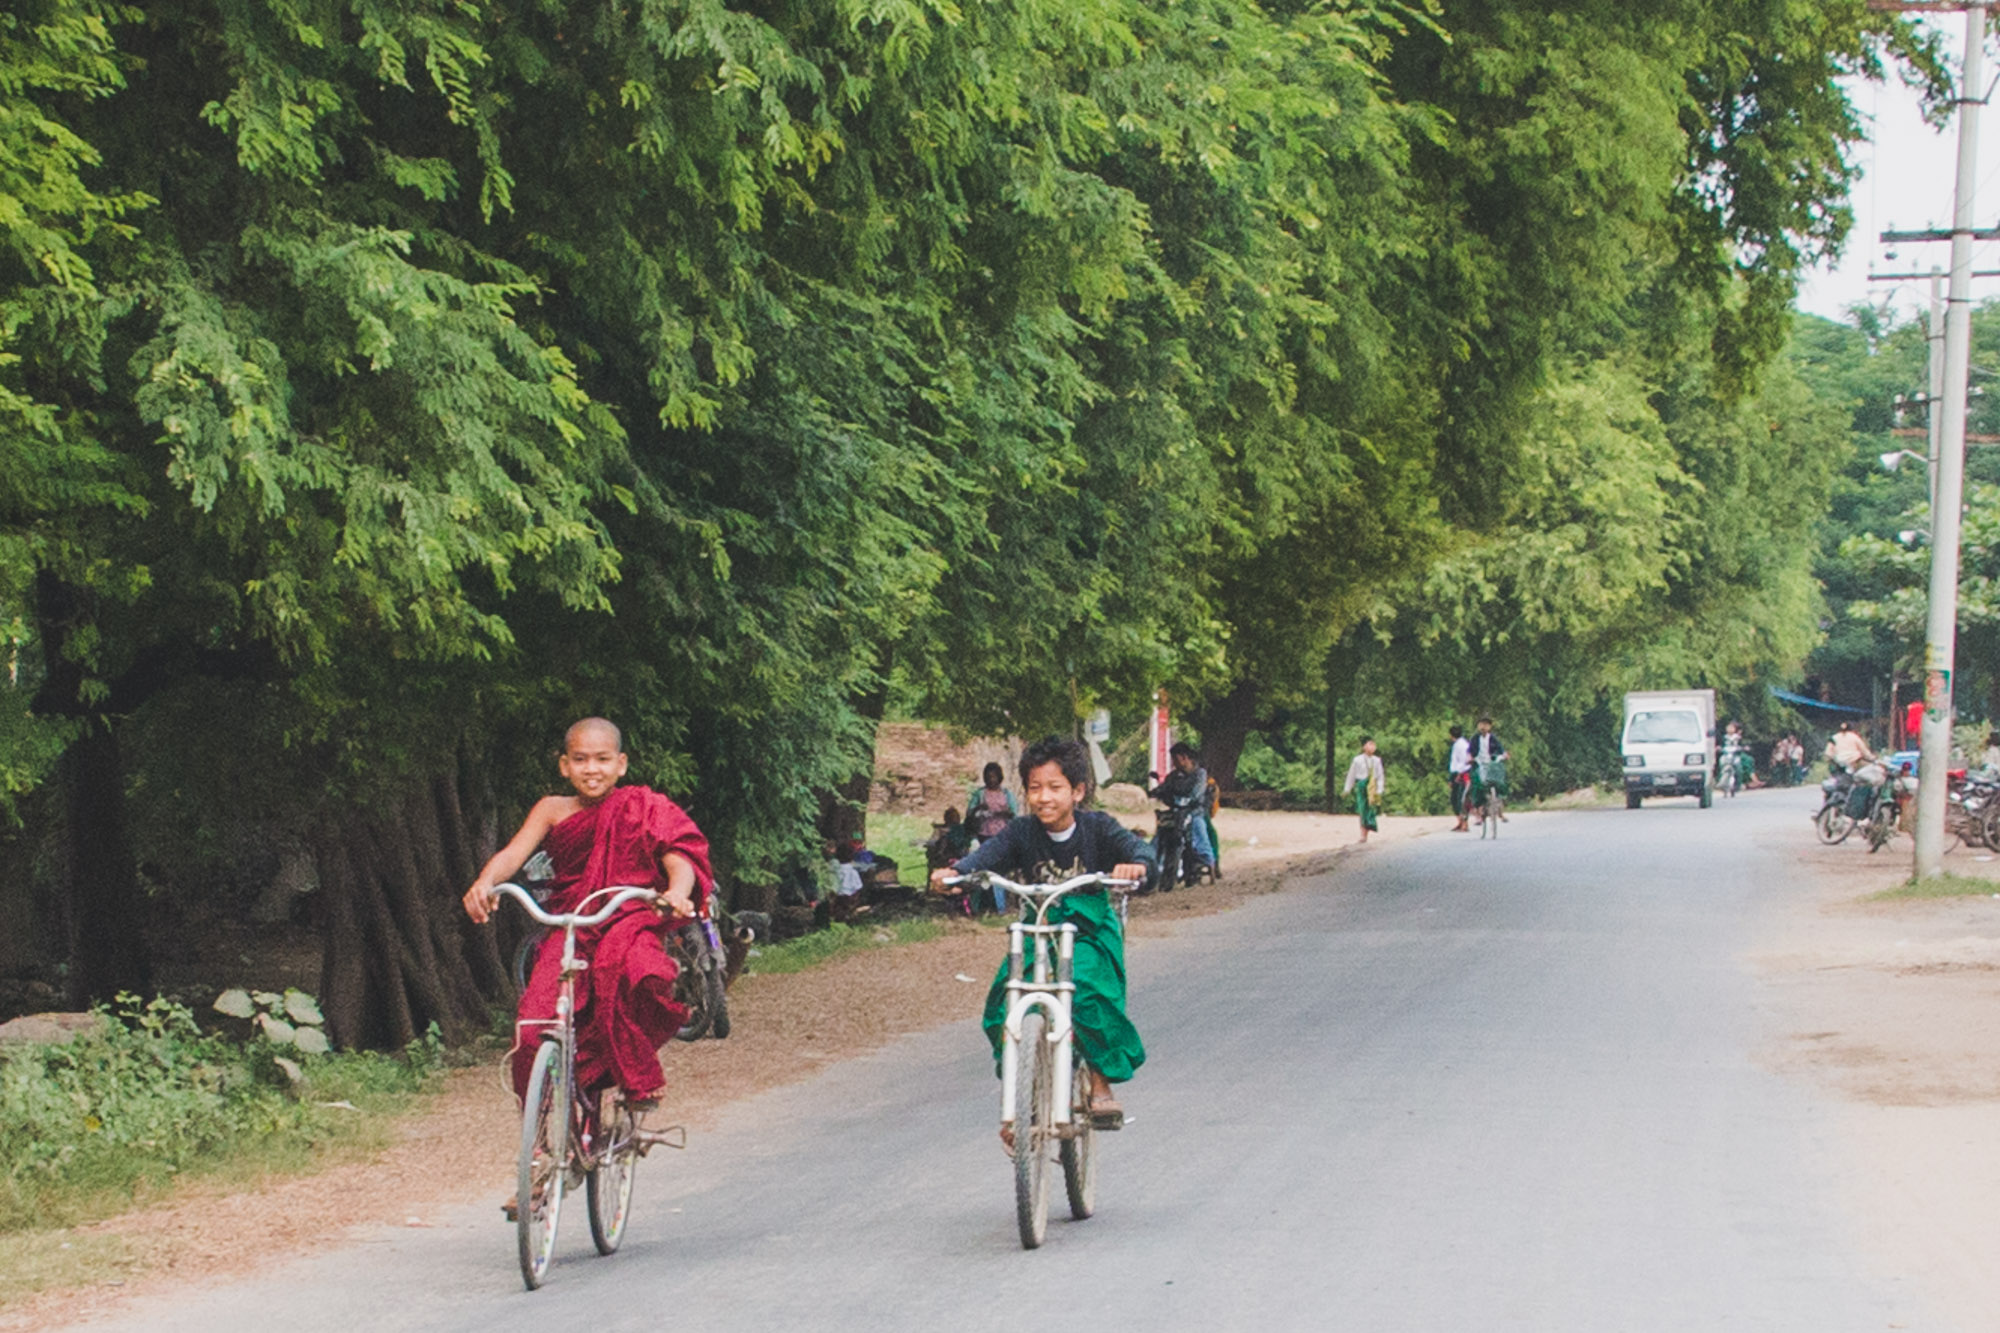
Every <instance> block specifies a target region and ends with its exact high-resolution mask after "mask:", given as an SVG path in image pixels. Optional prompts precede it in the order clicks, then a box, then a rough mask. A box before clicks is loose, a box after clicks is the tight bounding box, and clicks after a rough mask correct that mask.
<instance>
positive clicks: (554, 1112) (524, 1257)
mask: <svg viewBox="0 0 2000 1333" xmlns="http://www.w3.org/2000/svg"><path fill="white" fill-rule="evenodd" d="M563 1054H564V1052H563V1045H562V1043H561V1042H559V1041H545V1042H543V1043H542V1048H541V1050H539V1051H537V1052H535V1068H534V1072H533V1073H531V1074H530V1075H529V1076H528V1096H527V1099H526V1100H525V1101H523V1102H522V1103H521V1156H520V1160H519V1162H518V1163H517V1164H516V1171H515V1177H514V1219H515V1230H516V1233H517V1235H518V1237H519V1241H520V1250H521V1280H522V1281H523V1282H525V1283H526V1284H527V1286H528V1290H529V1291H533V1290H535V1288H537V1287H539V1286H541V1285H542V1279H543V1277H544V1276H546V1275H547V1273H548V1271H549V1257H550V1256H551V1255H553V1254H554V1253H555V1249H556V1219H557V1217H558V1216H559V1215H560V1214H561V1212H562V1198H563V1178H564V1174H565V1173H564V1170H563V1167H564V1163H565V1159H566V1158H567V1157H568V1155H569V1078H568V1073H569V1071H568V1068H567V1064H566V1062H565V1061H564V1059H563Z"/></svg>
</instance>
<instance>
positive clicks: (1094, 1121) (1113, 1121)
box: [1090, 1111, 1125, 1133]
mask: <svg viewBox="0 0 2000 1333" xmlns="http://www.w3.org/2000/svg"><path fill="white" fill-rule="evenodd" d="M1090 1127H1091V1128H1092V1129H1101V1130H1104V1131H1106V1132H1107V1133H1108V1132H1110V1131H1112V1130H1119V1129H1123V1128H1125V1113H1124V1112H1123V1111H1100V1112H1098V1113H1097V1114H1094V1115H1092V1116H1091V1117H1090Z"/></svg>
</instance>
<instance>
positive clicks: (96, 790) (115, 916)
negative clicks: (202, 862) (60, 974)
mask: <svg viewBox="0 0 2000 1333" xmlns="http://www.w3.org/2000/svg"><path fill="white" fill-rule="evenodd" d="M87 725H88V730H86V731H85V732H84V734H83V735H82V736H81V737H79V738H78V739H76V740H75V741H72V742H71V743H70V746H69V749H68V750H66V751H64V753H63V757H62V760H61V763H60V765H59V770H60V772H61V775H62V784H63V799H64V802H65V803H66V804H67V806H68V819H67V821H66V822H67V825H68V829H67V837H68V839H69V844H70V846H69V867H70V887H69V925H70V973H69V991H70V996H69V998H70V1003H71V1004H73V1005H75V1006H76V1007H77V1008H83V1007H85V1006H87V1005H90V1004H94V1003H97V1002H99V1001H104V1000H109V999H111V998H112V997H113V996H115V995H117V994H118V993H119V992H120V991H130V992H132V993H133V994H135V995H144V994H147V993H149V992H150V991H151V990H152V988H153V969H152V960H151V958H150V956H149V951H148V949H147V947H146V937H145V933H144V919H145V901H144V899H143V898H142V896H141V895H140V893H139V866H138V861H137V859H136V858H135V857H134V856H133V853H132V835H131V829H130V827H129V825H128V823H127V820H126V810H125V767H124V764H123V762H122V761H121V757H120V754H119V748H118V736H117V733H116V732H114V731H112V730H111V729H110V728H109V727H108V726H106V725H105V724H103V723H101V722H97V723H90V724H87Z"/></svg>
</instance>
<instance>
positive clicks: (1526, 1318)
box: [92, 792, 1944, 1333]
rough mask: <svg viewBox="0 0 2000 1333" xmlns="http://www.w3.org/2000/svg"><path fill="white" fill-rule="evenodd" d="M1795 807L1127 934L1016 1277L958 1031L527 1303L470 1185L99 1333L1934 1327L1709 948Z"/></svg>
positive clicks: (920, 1042)
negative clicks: (1858, 1231) (1092, 1159)
mask: <svg viewBox="0 0 2000 1333" xmlns="http://www.w3.org/2000/svg"><path fill="white" fill-rule="evenodd" d="M1805 800H1806V797H1804V796H1802V795H1801V794H1800V793H1798V792H1789V793H1787V792H1772V793H1751V794H1749V795H1746V796H1744V797H1742V798H1739V799H1737V800H1735V801H1730V802H1725V803H1722V804H1718V805H1717V806H1716V807H1715V808H1714V809H1712V810H1707V811H1703V810H1699V809H1697V808H1695V805H1694V803H1693V802H1692V801H1663V802H1660V803H1658V804H1655V805H1649V806H1648V807H1647V808H1646V809H1644V810H1643V811H1640V812H1636V813H1632V812H1627V811H1624V810H1588V811H1573V812H1564V813H1552V814H1539V815H1528V814H1523V815H1518V816H1516V817H1515V818H1514V819H1513V821H1512V822H1511V823H1510V824H1508V825H1507V827H1506V830H1505V836H1503V837H1502V838H1501V839H1499V841H1498V842H1497V843H1482V842H1480V841H1479V840H1477V838H1476V837H1474V836H1471V835H1463V834H1436V835H1432V836H1430V837H1427V838H1423V839H1420V840H1417V841H1414V842H1410V843H1405V844H1402V845H1400V846H1387V847H1371V848H1368V849H1365V851H1361V852H1358V853H1357V854H1355V855H1351V856H1348V857H1346V858H1344V860H1343V861H1342V862H1341V864H1340V865H1339V867H1338V869H1337V870H1336V871H1335V872H1334V873H1333V874H1332V875H1330V876H1327V877H1323V878H1320V879H1316V880H1311V881H1305V882H1302V883H1299V884H1297V885H1295V886H1294V887H1293V888H1291V889H1290V890H1288V891H1286V892H1283V893H1279V894H1274V895H1270V896H1266V897H1262V898H1258V899H1254V900H1251V901H1250V902H1249V903H1247V904H1246V905H1245V906H1243V907H1242V908H1240V909H1238V910H1236V911H1234V912H1231V913H1228V914H1225V915H1222V916H1215V917H1208V918H1203V919H1199V920H1195V921H1191V922H1188V923H1186V924H1185V925H1184V926H1182V927H1181V928H1180V929H1179V931H1178V933H1176V934H1175V935H1174V936H1173V937H1171V938H1166V939H1160V938H1150V939H1140V940H1137V941H1135V942H1134V944H1133V947H1132V949H1131V960H1130V961H1131V973H1132V1008H1133V1013H1134V1017H1135V1019H1136V1021H1137V1022H1138V1024H1139V1026H1140V1028H1141V1031H1142V1032H1143V1033H1144V1034H1145V1037H1146V1041H1147V1045H1148V1047H1149V1049H1150V1052H1151V1062H1150V1063H1149V1064H1148V1066H1147V1067H1146V1068H1145V1069H1144V1070H1143V1071H1142V1072H1141V1074H1140V1076H1139V1078H1138V1079H1137V1080H1136V1081H1135V1082H1134V1083H1133V1084H1131V1085H1130V1087H1129V1089H1128V1090H1127V1094H1126V1098H1125V1100H1126V1104H1127V1106H1128V1107H1129V1108H1130V1110H1131V1114H1132V1123H1131V1124H1130V1126H1129V1127H1128V1128H1127V1129H1126V1130H1125V1131H1124V1132H1123V1133H1121V1134H1118V1135H1111V1136H1106V1137H1105V1138H1104V1139H1102V1140H1101V1142H1102V1143H1103V1144H1104V1147H1103V1149H1102V1158H1101V1167H1100V1180H1099V1186H1098V1215H1097V1217H1095V1218H1094V1219H1092V1220H1090V1221H1088V1222H1083V1223H1072V1222H1069V1221H1067V1220H1057V1219H1062V1218H1064V1217H1065V1214H1064V1211H1063V1208H1062V1204H1061V1187H1060V1183H1059V1182H1058V1183H1057V1184H1056V1186H1055V1202H1054V1210H1053V1216H1052V1220H1051V1223H1050V1230H1049V1237H1048V1241H1047V1243H1046V1244H1045V1245H1044V1247H1043V1248H1042V1249H1041V1250H1039V1251H1036V1252H1034V1253H1026V1252H1023V1251H1022V1250H1021V1249H1020V1247H1019V1244H1018V1241H1017V1239H1016V1236H1015V1231H1014V1221H1013V1204H1012V1195H1011V1173H1010V1166H1009V1163H1008V1162H1007V1160H1006V1159H1005V1158H1004V1157H1003V1155H1002V1152H1001V1149H1000V1147H999V1144H998V1142H997V1139H996V1137H995V1134H994V1122H995V1120H996V1118H997V1107H998V1094H997V1084H996V1083H995V1082H994V1080H993V1079H992V1076H991V1072H990V1063H989V1061H988V1060H987V1058H986V1056H985V1054H984V1052H983V1049H982V1046H981V1043H980V1040H979V1036H978V1033H977V1031H976V1029H975V1028H974V1027H973V1026H972V1024H970V1023H956V1024H953V1025H950V1026H947V1027H944V1028H941V1029H938V1030H935V1031H933V1032H930V1033H926V1034H922V1035H920V1036H916V1037H912V1038H908V1039H904V1040H902V1041H899V1042H898V1043H896V1044H895V1045H893V1046H891V1047H889V1048H887V1049H885V1050H883V1051H881V1052H879V1053H877V1054H876V1055H873V1056H871V1057H868V1058H865V1059H861V1060H855V1061H850V1062H847V1063H845V1064H842V1065H839V1066H836V1067H833V1068H830V1069H828V1070H826V1071H825V1072H823V1073H822V1074H820V1075H818V1076H817V1077H815V1078H813V1079H812V1080H811V1081H810V1082H807V1083H804V1084H800V1085H796V1086H794V1087H791V1088H787V1089H782V1090H779V1091H777V1092H774V1093H770V1094H766V1095H763V1096H760V1097H757V1098H754V1099H751V1100H749V1101H746V1102H743V1103H741V1104H739V1105H738V1106H737V1107H736V1108H734V1109H733V1111H732V1113H731V1117H730V1123H729V1126H728V1127H727V1128H725V1129H723V1130H720V1131H717V1132H713V1133H709V1134H705V1135H701V1136H698V1137H697V1138H696V1140H695V1142H694V1144H693V1146H692V1147H691V1149H690V1150H689V1151H688V1152H687V1153H686V1154H685V1155H681V1154H673V1153H657V1154H655V1156H654V1157H653V1158H652V1159H651V1160H649V1161H648V1162H647V1163H646V1165H645V1167H644V1168H643V1170H642V1172H641V1175H640V1177H639V1182H638V1195H637V1197H636V1200H635V1218H634V1221H633V1223H632V1228H631V1231H630V1232H629V1234H628V1236H627V1239H626V1243H625V1247H624V1249H623V1251H622V1252H621V1253H619V1254H618V1255H616V1256H615V1257H613V1258H610V1259H600V1258H598V1257H596V1255H595V1253H594V1251H592V1249H591V1245H590V1238H589V1234H588V1227H587V1226H586V1224H585V1219H584V1216H583V1212H582V1208H581V1203H582V1200H581V1198H580V1197H579V1198H578V1199H577V1200H576V1204H577V1207H576V1209H575V1211H566V1215H565V1223H566V1227H565V1234H564V1237H563V1241H562V1245H561V1248H560V1251H559V1254H558V1257H557V1261H556V1264H555V1265H554V1267H553V1269H552V1270H551V1273H550V1277H549V1282H548V1285H547V1286H546V1287H545V1288H544V1289H543V1290H542V1291H540V1292H537V1293H534V1294H532V1295H531V1294H528V1293H525V1292H523V1291H522V1290H521V1285H520V1279H519V1276H518V1271H517V1269H516V1266H515V1259H514V1239H513V1232H512V1229H511V1227H509V1226H507V1225H506V1224H504V1223H503V1222H502V1221H501V1220H500V1219H499V1215H498V1213H497V1210H496V1209H495V1208H494V1203H495V1202H496V1201H497V1199H498V1198H499V1197H500V1196H501V1195H502V1194H504V1193H505V1192H506V1191H507V1188H508V1184H509V1182H506V1181H495V1182H494V1188H493V1192H492V1193H493V1198H492V1199H489V1200H484V1201H482V1202H481V1203H480V1204H479V1205H477V1206H471V1205H468V1206H466V1207H464V1208H462V1209H459V1210H455V1211H451V1212H448V1213H446V1214H444V1215H442V1216H434V1217H431V1218H428V1219H426V1220H427V1221H429V1222H430V1223H431V1225H430V1226H429V1227H427V1228H425V1229H400V1228H381V1229H374V1230H370V1231H368V1232H366V1233H365V1234H364V1235H362V1236H361V1237H359V1238H358V1239H357V1240H356V1241H355V1242H354V1243H351V1244H348V1245H345V1246H343V1247H341V1248H338V1249H333V1250H328V1251H325V1252H322V1253H319V1254H316V1255H314V1256H312V1257H308V1258H305V1259H302V1260H300V1261H297V1262H294V1263H291V1264H288V1265H286V1266H284V1267H282V1268H279V1269H276V1270H271V1271H268V1272H267V1273H266V1274H265V1275H264V1276H262V1277H260V1278H258V1279H257V1280H254V1281H251V1282H247V1283H243V1284H239V1285H235V1286H230V1287H223V1288H211V1289H200V1290H195V1291H184V1292H182V1293H180V1294H179V1295H178V1296H177V1297H175V1298H173V1299H171V1300H168V1299H157V1300H150V1301H148V1302H147V1303H145V1304H141V1305H135V1306H134V1307H132V1308H131V1309H129V1310H128V1311H126V1312H124V1313H123V1314H121V1315H120V1316H118V1317H117V1318H116V1319H114V1320H111V1321H108V1322H106V1323H103V1324H99V1325H93V1326H92V1327H94V1328H99V1329H103V1328H116V1329H120V1330H126V1329H130V1330H142V1329H143V1330H146V1331H147V1333H163V1331H167V1330H188V1331H189V1333H193V1331H195V1330H200V1333H216V1331H217V1330H237V1329H241V1330H246V1331H248V1330H257V1333H264V1331H265V1330H269V1329H272V1328H283V1329H287V1330H293V1331H296V1333H310V1331H318V1330H324V1331H325V1333H355V1331H356V1330H361V1329H367V1330H390V1329H423V1330H460V1329H462V1330H468V1331H471V1330H482V1331H483V1330H489V1329H513V1328H529V1327H535V1328H562V1327H574V1328H586V1327H587V1328H591V1329H593V1330H618V1329H635V1330H636V1329H648V1330H651V1329H658V1328H669V1329H671V1328H677V1327H678V1328H691V1329H704V1330H729V1329H739V1328H740V1329H758V1330H784V1329H812V1330H846V1329H856V1330H859V1329H870V1330H873V1329H924V1330H976V1329H1010V1330H1013V1329H1019V1328H1021V1327H1023V1326H1024V1325H1026V1324H1028V1323H1030V1322H1033V1321H1036V1320H1040V1321H1046V1322H1048V1323H1050V1324H1051V1325H1052V1326H1053V1325H1054V1324H1057V1323H1060V1324H1061V1325H1062V1326H1065V1327H1070V1328H1099V1329H1105V1330H1130V1329H1140V1330H1146V1331H1147V1333H1165V1331H1167V1330H1179V1329H1190V1330H1192V1329H1201V1330H1215V1329H1239V1328H1241V1329H1314V1330H1318V1329H1327V1328H1342V1329H1355V1330H1368V1331H1369V1333H1385V1331H1389V1330H1425V1331H1430V1330H1437V1331H1444V1330H1450V1331H1453V1333H1461V1331H1464V1330H1487V1329H1496V1330H1508V1329H1521V1330H1535V1331H1536V1333H1551V1331H1553V1330H1576V1331H1577V1333H1605V1331H1607V1330H1672V1331H1673V1333H1683V1331H1685V1330H1696V1329H1700V1330H1709V1329H1779V1330H1799V1331H1800V1333H1837V1331H1840V1330H1874V1329H1885V1328H1916V1329H1925V1328H1932V1329H1935V1328H1941V1327H1944V1326H1943V1325H1939V1324H1937V1323H1935V1322H1927V1317H1926V1315H1925V1312H1924V1310H1923V1309H1922V1306H1921V1303H1920V1293H1916V1292H1912V1291H1908V1290H1904V1289H1903V1288H1902V1286H1901V1285H1900V1284H1898V1283H1897V1282H1895V1281H1894V1280H1892V1279H1888V1278H1884V1277H1880V1276H1876V1275H1874V1273H1873V1269H1872V1266H1871V1258H1870V1256H1868V1255H1866V1254H1863V1253H1859V1252H1857V1250H1856V1248H1855V1239H1854V1236H1855V1229H1854V1227H1853V1226H1852V1225H1851V1223H1852V1219H1850V1218H1848V1217H1846V1216H1844V1215H1843V1214H1842V1212H1841V1205H1840V1204H1839V1202H1838V1201H1837V1199H1836V1195H1835V1190H1834V1182H1835V1179H1836V1169H1837V1166H1838V1164H1837V1163H1836V1162H1833V1161H1831V1160H1829V1159H1830V1157H1831V1155H1832V1148H1831V1146H1830V1143H1829V1138H1830V1136H1829V1134H1828V1133H1827V1116H1828V1114H1829V1111H1830V1108H1829V1107H1828V1106H1827V1105H1825V1104H1824V1103H1823V1102H1822V1101H1820V1100H1819V1098H1820V1097H1821V1096H1822V1095H1823V1094H1820V1093H1818V1092H1816V1091H1814V1090H1813V1089H1811V1088H1809V1087H1807V1086H1805V1085H1802V1084H1794V1083H1791V1082H1788V1081H1786V1080H1785V1079H1783V1078H1781V1077H1779V1076H1778V1075H1776V1074H1773V1073H1769V1072H1766V1071H1765V1070H1764V1069H1762V1068H1761V1067H1760V1066H1759V1065H1758V1064H1757V1063H1756V1061H1755V1059H1754V1052H1755V1051H1756V1049H1757V1048H1758V1046H1759V1044H1760V1043H1761V1042H1762V1041H1764V1040H1765V1039H1766V1038H1767V1037H1768V1036H1769V1033H1768V1032H1767V1031H1766V1030H1765V1028H1764V1027H1763V1026H1762V1023H1763V1020H1761V1019H1760V1017H1759V1011H1758V1008H1757V1003H1756V982H1755V979H1754V978H1753V976H1752V975H1751V974H1750V972H1749V971H1748V970H1747V968H1746V966H1745V965H1744V963H1743V962H1742V961H1741V959H1742V956H1743V955H1744V954H1745V952H1746V951H1748V950H1751V949H1753V948H1755V947H1756V946H1757V944H1758V943H1759V939H1760V932H1762V931H1764V930H1765V929H1766V928H1768V926H1769V923H1770V920H1771V913H1772V911H1773V905H1774V904H1782V901H1783V898H1784V895H1786V894H1787V893H1788V892H1792V893H1798V892H1802V891H1803V889H1804V887H1805V886H1803V885H1799V884H1796V883H1795V882H1793V881H1791V880H1788V878H1787V876H1788V875H1791V874H1796V873H1798V872H1796V871H1793V870H1791V869H1790V867H1789V864H1788V859H1787V858H1786V857H1785V856H1784V855H1783V854H1782V849H1783V846H1784V844H1785V842H1786V840H1787V836H1789V834H1790V833H1791V832H1792V831H1795V832H1796V835H1797V837H1798V838H1799V839H1804V838H1806V837H1809V836H1810V834H1809V831H1808V829H1807V827H1806V822H1805V820H1804V818H1803V817H1802V816H1801V814H1800V810H1801V808H1802V802H1803V801H1805ZM1781 832H1782V833H1784V834H1786V835H1787V836H1774V835H1775V834H1779V833H1781ZM663 1158H665V1159H670V1160H662V1159H663Z"/></svg>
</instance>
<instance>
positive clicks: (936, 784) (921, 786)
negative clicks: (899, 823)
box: [868, 722, 1021, 820]
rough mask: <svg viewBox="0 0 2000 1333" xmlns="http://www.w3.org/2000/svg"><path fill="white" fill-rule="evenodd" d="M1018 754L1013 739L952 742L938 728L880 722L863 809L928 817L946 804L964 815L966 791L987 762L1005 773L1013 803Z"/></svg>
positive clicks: (1016, 792)
mask: <svg viewBox="0 0 2000 1333" xmlns="http://www.w3.org/2000/svg"><path fill="white" fill-rule="evenodd" d="M1020 758H1021V742H1020V741H1019V740H1017V739H1014V738H1012V737H1008V738H1005V739H998V740H996V739H994V738H992V737H967V738H965V739H963V740H955V739H953V737H952V734H951V733H950V732H949V731H947V730H945V729H944V728H942V727H927V726H925V725H924V724H923V723H921V722H884V723H883V724H882V725H881V727H880V729H878V730H877V731H876V733H875V781H874V783H873V784H872V785H871V786H870V787H869V789H868V808H869V809H870V810H871V811H878V812H883V813H888V814H899V815H922V816H924V817H925V818H927V819H933V820H935V819H936V818H938V816H940V815H941V814H943V813H944V810H945V807H947V806H952V807H957V808H959V813H960V814H963V813H964V809H963V807H964V805H965V795H966V793H967V792H968V791H969V790H971V789H972V788H973V787H975V786H977V785H979V771H980V770H981V769H983V768H984V767H986V765H987V764H989V763H997V764H999V765H1000V767H1002V768H1003V769H1005V770H1006V771H1007V790H1008V791H1010V792H1012V793H1014V803H1015V805H1017V806H1018V805H1019V804H1020V802H1021V779H1020V776H1019V775H1018V774H1017V773H1016V772H1015V771H1014V766H1015V764H1016V763H1018V762H1019V760H1020Z"/></svg>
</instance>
